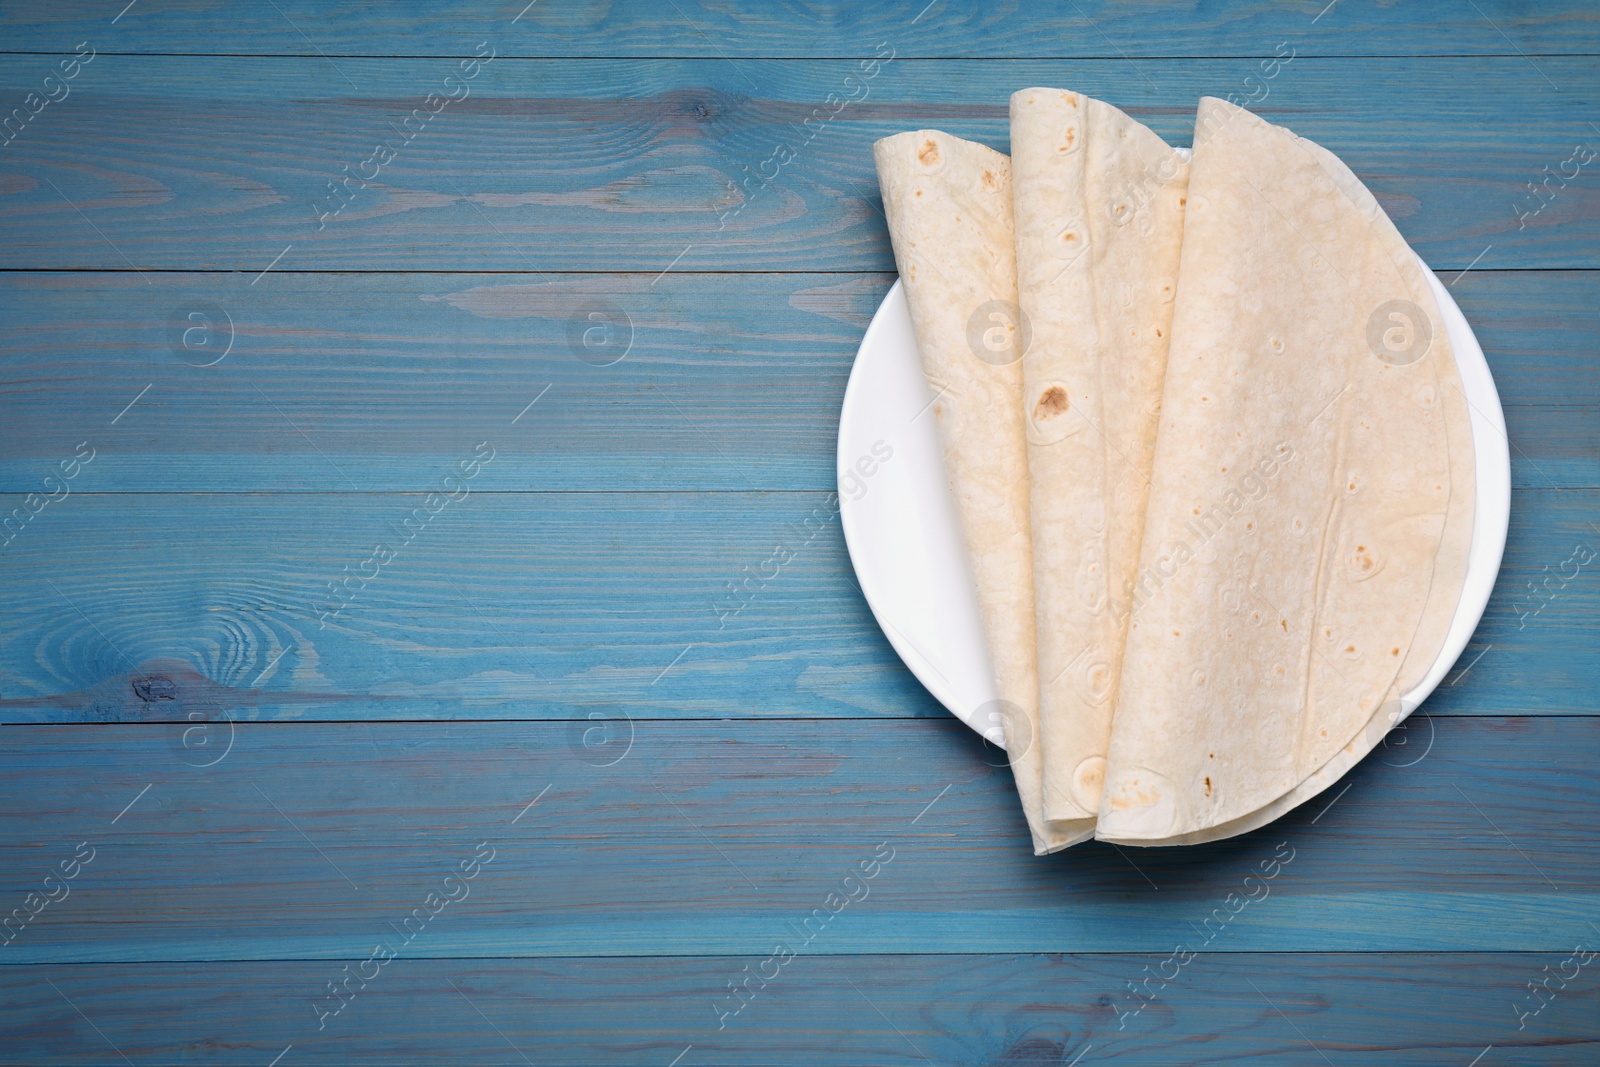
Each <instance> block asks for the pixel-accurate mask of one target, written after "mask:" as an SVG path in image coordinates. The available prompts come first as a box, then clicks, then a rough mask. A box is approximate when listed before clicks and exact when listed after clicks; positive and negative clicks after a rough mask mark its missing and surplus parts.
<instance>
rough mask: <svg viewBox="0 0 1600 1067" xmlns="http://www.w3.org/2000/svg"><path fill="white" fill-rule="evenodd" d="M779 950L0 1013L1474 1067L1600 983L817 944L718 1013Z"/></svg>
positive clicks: (64, 1023)
mask: <svg viewBox="0 0 1600 1067" xmlns="http://www.w3.org/2000/svg"><path fill="white" fill-rule="evenodd" d="M363 958H365V955H364V954H363ZM765 958H766V957H765V956H758V957H726V956H712V957H692V958H672V957H668V958H659V957H656V958H648V957H645V958H641V957H634V958H619V959H556V960H481V959H476V960H455V961H435V960H406V961H403V962H395V963H393V964H390V965H387V966H386V967H385V968H384V969H383V970H382V971H381V972H380V976H379V977H377V978H375V979H374V980H373V981H372V982H371V983H370V984H368V986H367V987H366V988H365V989H362V990H361V991H360V992H359V993H358V994H356V995H355V997H354V999H353V1000H352V1001H351V1002H350V1005H349V1007H347V1008H346V1009H345V1010H344V1011H343V1012H341V1013H340V1015H339V1016H337V1017H335V1018H333V1019H331V1020H329V1021H328V1023H327V1026H326V1028H325V1029H323V1030H321V1031H318V1030H317V1029H316V1026H317V1016H316V1015H315V1014H314V1013H313V1011H312V1008H311V1005H312V997H313V996H314V995H316V994H317V993H321V992H323V991H324V987H325V984H326V983H327V982H328V981H330V980H334V979H337V978H340V977H342V973H343V972H342V971H341V969H340V967H339V966H338V965H335V964H332V963H328V962H314V963H304V962H289V961H284V962H261V963H254V964H251V965H250V966H248V967H240V966H238V965H233V964H179V963H172V964H150V965H139V966H72V967H34V968H25V969H24V968H18V969H14V970H11V971H7V970H5V969H3V968H0V1026H3V1027H4V1028H5V1030H6V1032H7V1034H8V1035H9V1038H10V1043H11V1049H10V1051H11V1055H12V1056H13V1057H16V1060H15V1061H14V1062H27V1063H30V1064H38V1063H74V1064H79V1063H109V1062H116V1063H121V1062H122V1061H120V1060H116V1059H115V1056H114V1053H111V1049H110V1048H109V1047H108V1045H107V1044H106V1041H107V1039H109V1040H110V1041H113V1042H115V1043H116V1045H117V1047H119V1048H122V1049H124V1050H125V1051H126V1052H127V1053H128V1056H129V1058H130V1059H131V1060H133V1062H135V1063H138V1064H147V1063H157V1062H160V1063H186V1062H195V1061H200V1060H202V1059H203V1062H205V1063H210V1064H238V1065H241V1067H261V1065H264V1064H267V1063H269V1062H270V1061H271V1060H272V1058H273V1057H274V1056H276V1055H278V1054H280V1053H282V1052H283V1051H284V1049H285V1047H286V1046H289V1045H293V1046H294V1047H293V1050H292V1051H290V1052H289V1053H288V1055H287V1056H285V1057H284V1059H283V1061H282V1067H286V1065H288V1064H290V1063H300V1064H304V1063H313V1064H334V1063H341V1062H342V1063H353V1062H359V1063H363V1064H383V1065H396V1067H398V1065H402V1064H404V1065H414V1064H422V1063H428V1064H436V1063H455V1064H523V1063H524V1060H523V1059H522V1056H523V1055H525V1056H526V1057H527V1060H528V1061H530V1062H533V1063H537V1064H559V1065H572V1067H589V1065H592V1064H597V1063H605V1064H617V1065H629V1067H665V1065H667V1064H669V1063H671V1062H672V1060H673V1058H674V1057H678V1056H682V1059H681V1060H680V1061H679V1064H680V1067H685V1065H690V1064H694V1065H703V1064H726V1065H730V1067H749V1065H755V1064H760V1065H766V1064H771V1065H782V1067H793V1065H813V1064H814V1065H830V1067H831V1065H835V1064H841V1063H870V1064H884V1065H893V1067H927V1064H929V1063H934V1064H940V1065H943V1064H963V1065H966V1064H971V1065H982V1067H1043V1065H1046V1064H1049V1065H1053V1067H1057V1065H1065V1064H1068V1063H1070V1062H1071V1060H1072V1058H1073V1057H1074V1056H1080V1055H1081V1058H1080V1059H1079V1063H1080V1065H1083V1067H1088V1065H1091V1064H1096V1063H1110V1064H1118V1065H1128V1067H1198V1065H1206V1067H1210V1065H1214V1064H1218V1063H1270V1064H1273V1065H1274V1067H1329V1064H1332V1065H1334V1067H1370V1065H1371V1064H1373V1063H1380V1062H1381V1063H1403V1064H1405V1065H1407V1067H1465V1065H1466V1064H1467V1063H1469V1062H1470V1060H1471V1059H1472V1057H1473V1056H1475V1055H1477V1054H1479V1053H1481V1052H1483V1050H1484V1049H1485V1047H1486V1046H1488V1045H1491V1044H1493V1045H1494V1046H1495V1049H1494V1051H1492V1052H1490V1053H1488V1055H1487V1056H1485V1057H1484V1059H1483V1060H1482V1061H1480V1067H1482V1065H1483V1064H1488V1063H1492V1062H1493V1060H1492V1059H1491V1057H1494V1056H1496V1055H1498V1054H1500V1053H1501V1052H1502V1050H1505V1051H1506V1055H1507V1058H1506V1059H1505V1060H1504V1061H1502V1062H1512V1063H1517V1064H1531V1065H1542V1067H1556V1065H1564V1067H1576V1065H1582V1064H1584V1063H1585V1062H1586V1059H1585V1058H1586V1057H1589V1055H1590V1053H1591V1052H1592V1051H1593V1048H1594V1045H1595V1043H1596V1042H1597V1041H1600V1020H1597V1017H1596V1015H1595V1013H1594V1011H1593V995H1592V992H1591V991H1589V990H1585V991H1583V992H1577V991H1574V992H1570V993H1563V994H1558V995H1557V996H1556V997H1555V999H1554V1000H1552V1001H1551V1002H1550V1003H1549V1004H1548V1006H1546V1007H1545V1008H1544V1009H1543V1011H1541V1012H1540V1013H1539V1014H1538V1015H1537V1016H1534V1017H1532V1018H1531V1019H1530V1020H1529V1022H1528V1025H1527V1027H1526V1028H1525V1029H1524V1030H1522V1031H1518V1030H1517V1028H1516V1027H1517V1016H1516V1015H1515V1014H1514V1013H1513V1006H1514V1005H1515V1004H1517V1003H1518V1001H1517V993H1518V991H1519V990H1521V991H1522V992H1523V995H1524V996H1531V994H1528V993H1526V991H1525V989H1524V988H1523V986H1524V983H1526V982H1527V981H1529V980H1530V976H1533V975H1538V976H1542V975H1543V974H1544V971H1543V968H1544V967H1546V966H1550V965H1552V963H1553V965H1554V968H1555V969H1556V970H1560V969H1562V968H1561V962H1562V960H1563V959H1566V958H1568V957H1567V956H1566V954H1565V953H1556V954H1553V955H1552V954H1549V953H1538V954H1535V953H1494V954H1479V955H1463V954H1438V953H1397V954H1378V953H1295V954H1290V953H1274V954H1269V955H1238V954H1235V955H1205V956H1200V957H1197V958H1196V959H1194V960H1192V961H1191V962H1190V963H1188V964H1187V965H1186V966H1185V967H1184V968H1183V969H1182V970H1181V971H1179V973H1178V977H1177V978H1176V979H1175V980H1174V981H1172V982H1170V983H1168V984H1167V986H1166V987H1165V988H1161V989H1160V992H1159V993H1154V992H1152V993H1151V994H1150V995H1151V996H1154V997H1155V999H1154V1001H1153V1002H1152V1003H1150V1004H1149V1006H1147V1007H1146V1008H1145V1009H1144V1010H1143V1011H1141V1012H1139V1013H1138V1014H1137V1015H1131V1017H1130V1013H1131V1012H1132V1011H1133V1008H1132V1007H1131V1005H1133V1004H1137V1003H1139V1001H1138V1000H1136V999H1135V994H1134V993H1132V992H1130V991H1129V989H1128V988H1127V983H1128V982H1136V983H1137V982H1139V981H1140V980H1142V979H1144V978H1145V977H1146V975H1147V973H1148V974H1151V975H1154V974H1156V973H1157V971H1158V969H1159V970H1161V971H1162V972H1163V973H1169V974H1170V973H1172V971H1171V965H1167V966H1165V967H1163V963H1164V961H1165V960H1166V959H1167V958H1168V956H1167V953H1166V952H1162V953H1152V954H1146V955H1136V956H1085V955H1067V956H1062V955H1027V956H1017V955H994V956H984V957H971V956H950V955H912V956H844V957H840V956H828V955H816V956H801V957H798V958H796V959H794V960H791V961H789V962H787V963H786V964H785V965H784V967H783V968H782V969H781V970H780V971H778V972H777V977H775V978H773V979H772V980H771V981H768V982H766V983H765V984H764V985H763V983H762V981H761V980H760V979H759V977H758V978H755V979H752V980H751V982H750V989H751V990H752V991H754V992H752V994H751V998H750V1001H749V1004H748V1006H747V1007H745V1008H744V1009H743V1010H742V1011H740V1012H739V1014H738V1015H736V1016H732V1017H731V1018H728V1019H727V1020H726V1025H725V1026H724V1027H723V1028H722V1029H720V1030H719V1029H718V1020H719V1015H718V1013H717V1008H718V1007H719V1006H723V1005H726V1004H728V1003H729V1002H730V1001H729V993H728V990H727V983H728V982H729V981H733V980H736V979H739V978H742V977H743V975H744V973H745V972H744V968H746V967H749V968H750V973H751V974H757V973H758V972H759V971H760V970H762V962H763V960H764V959H765ZM1591 966H1592V964H1591ZM1145 968H1149V969H1150V970H1149V971H1148V972H1146V971H1145ZM353 970H354V968H352V971H353ZM766 972H767V973H769V974H771V973H772V968H771V966H770V965H769V966H768V967H767V968H766ZM1568 973H1571V971H1570V968H1568ZM46 977H47V978H49V979H50V980H51V981H52V982H54V983H55V984H56V985H57V986H58V987H59V988H60V992H59V993H58V992H56V991H55V990H52V989H51V988H50V986H48V985H46V984H45V983H44V982H43V981H42V980H41V979H42V978H46ZM1158 982H1159V979H1157V981H1156V982H1152V983H1151V984H1150V985H1149V986H1148V987H1146V988H1148V989H1150V990H1156V989H1158V988H1160V987H1159V985H1158ZM1554 985H1555V983H1554V982H1552V988H1554ZM350 988H351V989H356V988H358V984H357V982H355V981H352V982H351V984H350ZM64 997H70V998H71V1000H72V1003H73V1004H76V1005H78V1006H79V1007H81V1008H82V1009H83V1010H84V1012H85V1014H86V1015H88V1016H89V1017H90V1018H91V1019H92V1020H93V1027H97V1028H98V1029H99V1031H100V1033H97V1032H96V1030H95V1029H94V1028H92V1027H91V1026H90V1025H89V1024H86V1023H85V1022H84V1020H83V1018H82V1017H80V1016H78V1015H77V1014H75V1013H74V1011H73V1009H72V1007H71V1006H69V1005H68V1003H67V1002H66V1000H65V999H64ZM723 1010H724V1011H726V1010H728V1009H726V1008H724V1009H723ZM1524 1010H1527V1009H1524ZM480 1012H481V1014H480ZM1280 1012H1281V1014H1279V1013H1280ZM1119 1019H1125V1020H1126V1021H1125V1023H1124V1024H1123V1027H1122V1028H1121V1029H1119V1028H1118V1023H1119ZM101 1034H104V1037H102V1036H101ZM689 1046H693V1047H692V1048H689ZM686 1050H687V1051H686ZM519 1052H520V1055H519ZM108 1054H109V1057H108ZM124 1067H125V1065H124Z"/></svg>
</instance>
